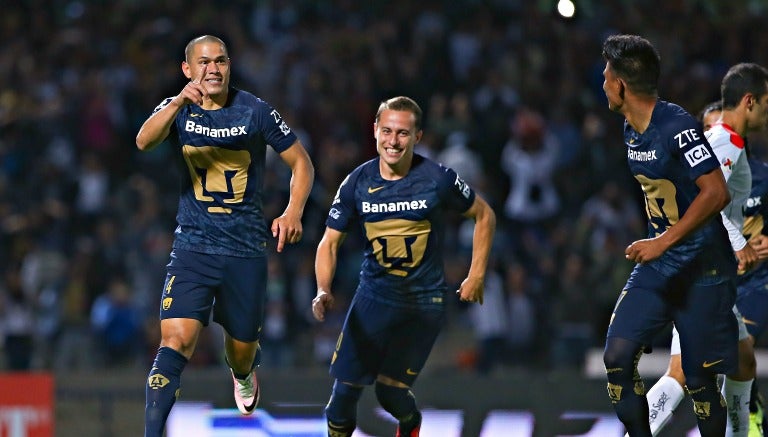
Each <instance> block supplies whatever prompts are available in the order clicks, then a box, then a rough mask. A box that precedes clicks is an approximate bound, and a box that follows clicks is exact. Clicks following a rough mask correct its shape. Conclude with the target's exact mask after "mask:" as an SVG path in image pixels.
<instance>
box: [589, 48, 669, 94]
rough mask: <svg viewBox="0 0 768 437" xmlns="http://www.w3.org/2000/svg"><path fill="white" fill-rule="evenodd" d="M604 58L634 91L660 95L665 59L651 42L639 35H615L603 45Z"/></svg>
mask: <svg viewBox="0 0 768 437" xmlns="http://www.w3.org/2000/svg"><path fill="white" fill-rule="evenodd" d="M603 59H605V61H606V62H608V63H610V68H611V69H612V70H613V71H614V72H615V73H616V75H617V76H619V77H620V78H621V79H623V80H624V81H625V82H626V83H627V86H628V87H629V89H630V90H631V91H632V92H634V93H638V94H646V95H656V93H657V90H658V85H659V75H660V73H661V57H660V56H659V52H658V51H656V48H655V47H654V46H653V45H652V44H651V43H650V42H649V41H648V40H647V39H645V38H643V37H641V36H638V35H611V36H609V37H608V38H607V39H606V40H605V42H604V43H603Z"/></svg>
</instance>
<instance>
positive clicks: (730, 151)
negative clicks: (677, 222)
mask: <svg viewBox="0 0 768 437" xmlns="http://www.w3.org/2000/svg"><path fill="white" fill-rule="evenodd" d="M710 132H712V131H710ZM707 138H708V139H710V138H712V137H711V136H710V135H707ZM727 138H728V140H725V137H723V136H720V137H717V138H714V139H713V141H712V142H711V143H710V145H711V146H712V151H713V152H714V153H715V156H716V157H717V159H718V160H719V161H720V169H721V170H722V171H723V176H724V177H725V182H726V183H728V181H729V180H730V179H731V175H732V174H733V167H734V165H736V163H737V162H738V161H739V160H740V159H747V158H746V153H745V152H744V143H743V141H737V142H734V138H733V137H732V136H730V135H728V136H727ZM740 139H741V138H739V140H740ZM720 217H721V218H722V220H723V226H725V229H726V230H727V231H728V239H729V240H730V241H731V248H733V250H734V251H738V250H741V249H744V246H746V245H747V240H746V238H744V235H742V229H741V228H742V224H743V223H744V213H743V210H742V206H741V205H733V204H732V203H731V204H729V205H727V206H726V207H725V208H724V209H723V210H722V211H720Z"/></svg>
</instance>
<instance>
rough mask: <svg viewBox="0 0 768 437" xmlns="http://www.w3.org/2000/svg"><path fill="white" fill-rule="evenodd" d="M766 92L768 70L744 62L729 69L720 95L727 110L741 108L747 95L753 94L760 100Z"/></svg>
mask: <svg viewBox="0 0 768 437" xmlns="http://www.w3.org/2000/svg"><path fill="white" fill-rule="evenodd" d="M766 92H768V70H766V69H765V68H764V67H763V66H761V65H758V64H755V63H752V62H742V63H740V64H736V65H734V66H733V67H731V68H730V69H728V72H727V73H725V77H723V82H722V83H721V84H720V95H721V97H722V99H723V108H725V109H731V108H735V107H736V106H739V102H740V101H741V98H742V97H744V95H745V94H747V93H752V94H753V95H754V96H755V97H756V98H758V99H759V98H760V97H762V96H763V95H764V94H765V93H766Z"/></svg>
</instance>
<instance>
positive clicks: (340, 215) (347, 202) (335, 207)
mask: <svg viewBox="0 0 768 437" xmlns="http://www.w3.org/2000/svg"><path fill="white" fill-rule="evenodd" d="M355 181H357V178H356V177H355V174H354V173H353V174H350V175H347V177H346V178H344V180H343V181H342V182H341V185H339V189H338V190H337V191H336V196H335V197H334V198H333V202H332V203H331V209H330V211H328V218H326V220H325V225H326V226H328V227H329V228H331V229H335V230H337V231H341V232H347V230H349V228H350V226H351V225H352V223H353V222H355V221H356V220H357V208H356V207H355Z"/></svg>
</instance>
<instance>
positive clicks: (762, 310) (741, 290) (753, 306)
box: [736, 280, 768, 339]
mask: <svg viewBox="0 0 768 437" xmlns="http://www.w3.org/2000/svg"><path fill="white" fill-rule="evenodd" d="M736 306H737V307H738V308H739V311H740V312H741V316H742V318H743V319H744V324H745V325H747V331H749V335H751V336H752V337H754V338H755V339H758V338H760V336H761V335H762V334H763V332H765V328H766V326H768V284H766V283H765V282H764V281H763V280H757V281H750V282H746V283H744V284H740V285H739V287H738V295H737V297H736Z"/></svg>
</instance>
